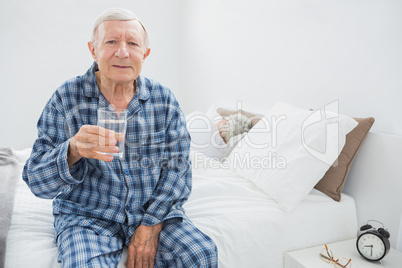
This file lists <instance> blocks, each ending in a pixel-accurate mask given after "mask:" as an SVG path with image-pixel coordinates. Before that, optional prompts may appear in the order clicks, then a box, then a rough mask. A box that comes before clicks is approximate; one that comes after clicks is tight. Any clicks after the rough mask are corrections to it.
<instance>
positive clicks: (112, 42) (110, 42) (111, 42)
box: [106, 40, 116, 44]
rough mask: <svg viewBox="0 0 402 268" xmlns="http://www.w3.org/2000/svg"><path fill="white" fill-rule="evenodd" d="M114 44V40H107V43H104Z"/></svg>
mask: <svg viewBox="0 0 402 268" xmlns="http://www.w3.org/2000/svg"><path fill="white" fill-rule="evenodd" d="M115 43H116V41H115V40H108V41H106V44H115Z"/></svg>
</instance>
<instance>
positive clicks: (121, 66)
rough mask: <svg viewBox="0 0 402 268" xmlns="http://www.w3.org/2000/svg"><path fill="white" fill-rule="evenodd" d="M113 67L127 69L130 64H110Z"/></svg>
mask: <svg viewBox="0 0 402 268" xmlns="http://www.w3.org/2000/svg"><path fill="white" fill-rule="evenodd" d="M112 66H113V67H115V68H119V69H128V68H130V66H126V65H112Z"/></svg>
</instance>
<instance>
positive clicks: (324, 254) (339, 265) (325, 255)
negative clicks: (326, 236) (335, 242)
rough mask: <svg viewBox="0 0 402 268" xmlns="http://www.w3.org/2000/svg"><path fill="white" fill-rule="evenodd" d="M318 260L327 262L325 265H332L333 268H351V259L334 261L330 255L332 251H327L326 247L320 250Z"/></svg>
mask: <svg viewBox="0 0 402 268" xmlns="http://www.w3.org/2000/svg"><path fill="white" fill-rule="evenodd" d="M320 258H321V260H323V261H325V262H327V263H333V264H334V266H335V268H350V267H352V259H349V260H348V259H346V258H343V257H341V258H339V259H336V260H335V259H334V255H333V254H332V251H331V250H329V249H328V247H327V245H325V248H324V249H322V250H321V253H320Z"/></svg>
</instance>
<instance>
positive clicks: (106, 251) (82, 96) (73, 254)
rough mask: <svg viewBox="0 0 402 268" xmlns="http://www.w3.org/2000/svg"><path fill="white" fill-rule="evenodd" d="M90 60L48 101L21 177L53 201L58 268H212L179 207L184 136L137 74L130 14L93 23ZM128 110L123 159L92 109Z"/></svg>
mask: <svg viewBox="0 0 402 268" xmlns="http://www.w3.org/2000/svg"><path fill="white" fill-rule="evenodd" d="M88 47H89V50H90V52H91V55H92V57H93V59H94V61H95V62H94V64H93V65H92V67H91V68H90V69H89V70H88V71H87V72H86V73H85V74H84V75H82V76H78V77H76V78H73V79H71V80H68V81H67V82H65V83H64V84H63V85H62V86H61V87H60V88H58V89H57V90H56V91H55V93H54V94H53V95H52V97H51V99H50V100H49V101H48V103H47V104H46V106H45V108H44V110H43V112H42V115H41V117H40V119H39V122H38V139H37V140H36V141H35V143H34V146H33V151H32V155H31V157H30V158H29V160H28V161H27V163H26V165H25V167H24V172H23V179H24V181H25V182H26V183H27V184H28V186H29V187H30V189H31V191H32V192H33V193H34V194H35V195H37V196H39V197H42V198H49V199H53V198H54V201H53V214H54V217H55V223H54V226H55V229H56V234H55V236H56V242H57V245H58V249H59V261H60V262H61V263H62V266H63V267H77V268H78V267H79V268H83V267H116V266H117V264H118V263H119V260H120V257H121V253H122V248H123V246H124V245H125V246H127V247H128V257H127V261H126V266H127V267H135V268H138V267H142V268H144V267H186V268H187V267H216V266H217V249H216V246H215V244H214V242H213V241H212V240H211V239H210V238H209V237H208V236H206V235H205V234H203V233H202V232H201V231H199V230H198V229H197V228H195V226H194V225H193V224H192V223H191V222H190V220H189V219H188V218H187V217H186V215H185V214H184V211H183V208H182V205H183V203H184V202H185V201H186V200H187V199H188V196H189V194H190V192H191V163H190V160H189V146H190V137H189V134H188V131H187V128H186V123H185V119H184V116H183V114H182V112H181V110H180V108H179V105H178V103H177V101H176V99H175V97H174V95H173V94H172V92H170V91H169V89H167V88H166V87H164V86H162V85H161V84H159V83H157V82H156V81H153V80H150V79H147V78H145V77H144V76H142V75H140V72H141V68H142V64H143V63H144V61H145V59H146V58H147V57H148V55H149V52H150V49H149V48H148V35H147V33H146V30H145V28H144V26H143V25H142V23H141V22H140V21H139V20H138V18H136V17H135V16H134V14H133V13H131V12H130V11H128V10H125V9H112V10H108V11H106V12H104V13H103V14H102V15H101V16H100V17H99V18H98V20H97V21H96V22H95V25H94V30H93V38H92V41H90V42H89V43H88ZM105 106H106V107H110V108H123V109H127V112H128V115H127V118H128V119H127V131H126V136H125V138H126V141H125V147H124V157H123V158H121V159H119V158H113V156H112V155H110V154H108V153H113V152H117V151H118V150H119V148H117V146H116V142H117V141H116V138H115V135H113V132H104V131H100V130H101V129H100V128H99V127H98V126H96V125H97V108H98V107H105Z"/></svg>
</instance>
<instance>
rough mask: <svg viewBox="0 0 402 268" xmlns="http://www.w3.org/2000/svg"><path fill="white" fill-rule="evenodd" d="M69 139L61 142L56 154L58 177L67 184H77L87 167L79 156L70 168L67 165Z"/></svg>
mask: <svg viewBox="0 0 402 268" xmlns="http://www.w3.org/2000/svg"><path fill="white" fill-rule="evenodd" d="M69 143H70V140H67V141H66V142H64V143H62V144H61V147H60V151H59V154H58V155H57V160H56V163H57V168H58V172H59V175H60V178H61V179H62V180H63V181H64V182H65V183H67V184H78V183H81V182H82V181H83V180H84V178H85V174H86V173H87V170H88V167H87V163H86V161H85V159H84V158H81V159H80V160H79V161H78V162H77V163H75V164H74V165H73V166H72V167H71V168H69V167H68V162H67V153H68V146H69Z"/></svg>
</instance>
